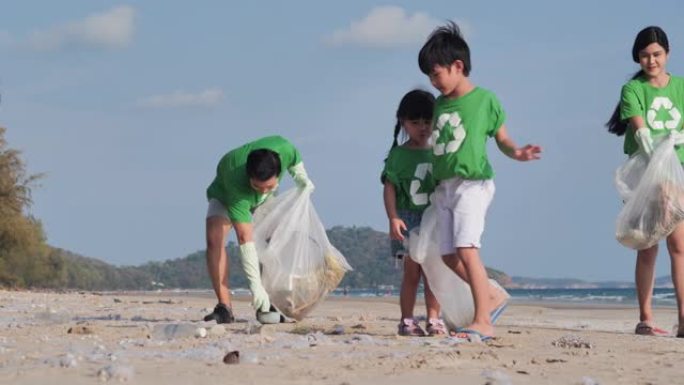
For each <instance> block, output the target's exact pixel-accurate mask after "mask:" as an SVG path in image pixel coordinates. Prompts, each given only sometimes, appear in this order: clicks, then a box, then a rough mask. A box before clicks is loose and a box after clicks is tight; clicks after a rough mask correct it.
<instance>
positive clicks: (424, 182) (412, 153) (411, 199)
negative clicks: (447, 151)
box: [381, 146, 435, 211]
mask: <svg viewBox="0 0 684 385" xmlns="http://www.w3.org/2000/svg"><path fill="white" fill-rule="evenodd" d="M381 179H382V181H383V183H384V182H385V181H389V182H390V183H392V184H393V185H394V189H395V193H396V208H397V209H400V210H413V211H423V210H425V208H426V207H427V205H428V204H429V197H430V194H431V193H432V192H433V191H434V190H435V180H434V178H433V177H432V149H429V148H428V149H414V148H408V147H404V146H397V147H394V148H392V149H391V150H390V152H389V155H387V159H386V160H385V168H384V170H383V171H382V177H381Z"/></svg>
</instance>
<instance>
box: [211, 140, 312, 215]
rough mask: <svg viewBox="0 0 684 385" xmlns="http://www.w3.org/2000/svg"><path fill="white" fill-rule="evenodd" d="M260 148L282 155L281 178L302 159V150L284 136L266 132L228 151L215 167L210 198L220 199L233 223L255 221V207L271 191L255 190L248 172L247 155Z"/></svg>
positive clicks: (279, 176) (279, 175)
mask: <svg viewBox="0 0 684 385" xmlns="http://www.w3.org/2000/svg"><path fill="white" fill-rule="evenodd" d="M260 149H268V150H271V151H273V152H275V153H277V154H278V155H279V156H280V166H281V170H280V173H279V174H278V181H280V178H281V177H282V176H283V173H284V172H285V170H287V169H289V168H290V167H292V166H294V165H296V164H297V163H299V162H301V161H302V160H301V155H300V154H299V151H297V149H296V148H295V147H294V146H293V145H292V143H290V142H288V141H287V139H285V138H283V137H281V136H267V137H264V138H261V139H258V140H255V141H253V142H250V143H247V144H245V145H243V146H241V147H238V148H236V149H234V150H231V151H230V152H228V153H227V154H225V155H224V156H223V158H221V160H220V161H219V164H218V166H217V167H216V177H215V178H214V181H213V182H211V184H210V185H209V187H208V188H207V199H212V198H213V199H218V200H219V201H220V202H221V203H222V204H223V206H224V207H225V208H226V210H228V217H229V218H230V220H231V221H232V222H234V223H250V222H252V211H253V210H254V209H255V208H256V207H257V206H259V205H260V204H261V203H263V202H264V200H266V198H267V197H268V196H269V195H270V193H267V194H259V193H258V192H257V191H255V190H254V189H253V188H252V186H251V185H250V183H249V177H248V176H247V167H246V166H247V156H248V155H249V153H250V152H252V151H253V150H260Z"/></svg>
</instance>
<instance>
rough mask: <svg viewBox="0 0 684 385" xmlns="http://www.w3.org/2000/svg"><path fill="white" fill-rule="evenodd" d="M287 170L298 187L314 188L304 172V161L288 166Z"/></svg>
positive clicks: (309, 189)
mask: <svg viewBox="0 0 684 385" xmlns="http://www.w3.org/2000/svg"><path fill="white" fill-rule="evenodd" d="M288 171H289V172H290V175H292V179H293V180H294V182H295V184H296V185H297V187H299V189H301V190H308V191H313V190H314V188H316V187H315V186H314V184H313V182H311V179H309V176H308V175H307V174H306V169H305V168H304V162H299V163H297V164H295V165H294V166H292V167H290V169H289V170H288Z"/></svg>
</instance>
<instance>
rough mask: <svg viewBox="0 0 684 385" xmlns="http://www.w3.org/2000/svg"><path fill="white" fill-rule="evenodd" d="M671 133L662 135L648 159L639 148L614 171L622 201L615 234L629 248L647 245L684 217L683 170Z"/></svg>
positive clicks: (642, 247) (644, 247) (663, 235)
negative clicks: (622, 204) (638, 150)
mask: <svg viewBox="0 0 684 385" xmlns="http://www.w3.org/2000/svg"><path fill="white" fill-rule="evenodd" d="M674 145H675V143H674V139H673V137H672V136H667V137H665V138H664V139H663V140H662V141H661V142H660V143H659V144H658V145H657V146H656V148H655V150H654V151H653V154H652V155H651V158H650V160H649V159H648V157H647V156H646V155H645V154H643V153H642V152H638V153H637V154H635V155H634V156H632V157H631V158H629V159H628V160H627V161H626V162H625V163H624V164H623V165H622V166H621V167H620V168H618V169H617V171H616V173H615V185H616V187H617V189H618V192H619V193H620V196H621V197H622V199H623V200H624V201H625V205H624V207H623V208H622V211H620V214H619V215H618V218H617V229H616V238H617V240H618V241H619V242H620V243H621V244H623V245H624V246H627V247H629V248H631V249H635V250H643V249H647V248H649V247H651V246H653V245H655V244H656V243H658V241H660V240H661V239H663V238H665V237H666V236H668V235H669V234H670V233H671V232H672V231H673V230H674V228H675V227H676V226H677V225H678V224H679V223H681V222H682V220H684V170H682V165H681V163H680V162H679V158H678V157H677V153H676V152H675V148H674Z"/></svg>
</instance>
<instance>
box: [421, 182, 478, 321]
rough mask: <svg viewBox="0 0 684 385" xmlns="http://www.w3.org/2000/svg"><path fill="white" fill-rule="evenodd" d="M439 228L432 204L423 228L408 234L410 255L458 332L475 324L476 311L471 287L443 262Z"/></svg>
mask: <svg viewBox="0 0 684 385" xmlns="http://www.w3.org/2000/svg"><path fill="white" fill-rule="evenodd" d="M431 198H432V199H433V198H435V194H433V195H432V197H431ZM438 226H439V224H438V215H437V208H436V206H435V205H434V204H431V205H430V206H428V207H427V208H426V209H425V211H424V212H423V217H422V219H421V222H420V227H417V228H415V229H413V230H411V232H410V233H409V253H410V254H411V259H413V260H414V261H416V262H417V263H419V264H420V265H421V267H422V268H423V271H424V272H425V276H426V277H427V281H428V284H429V285H430V289H432V292H433V293H434V295H435V297H436V298H437V301H438V302H439V304H440V306H441V307H442V318H443V319H444V323H445V324H446V326H447V328H448V329H449V330H455V329H456V328H459V327H464V326H468V325H470V323H472V321H473V316H474V314H475V308H474V306H473V296H472V294H471V292H470V286H468V284H467V283H465V282H464V281H463V280H462V279H461V278H460V277H459V276H458V275H456V273H454V272H453V271H452V270H451V269H450V268H449V267H448V266H447V265H446V264H445V263H444V261H442V256H441V252H440V247H439V245H440V243H439V227H438Z"/></svg>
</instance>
